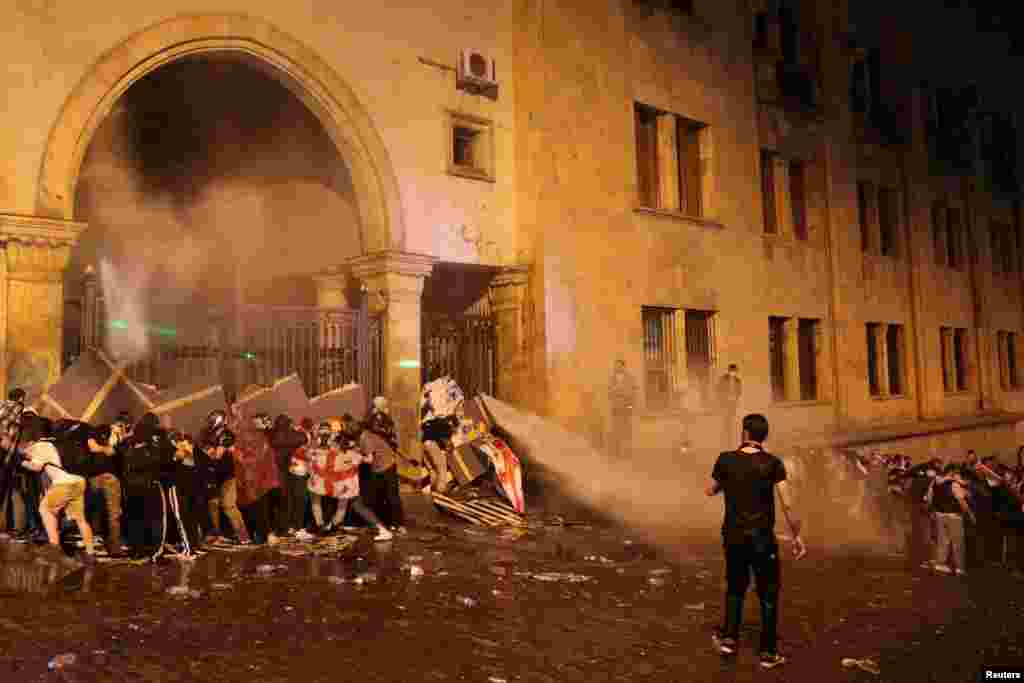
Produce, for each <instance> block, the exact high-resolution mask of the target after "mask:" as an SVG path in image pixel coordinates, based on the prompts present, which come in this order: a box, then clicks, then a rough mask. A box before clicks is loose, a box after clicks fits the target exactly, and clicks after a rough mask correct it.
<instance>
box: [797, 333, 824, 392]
mask: <svg viewBox="0 0 1024 683" xmlns="http://www.w3.org/2000/svg"><path fill="white" fill-rule="evenodd" d="M820 324H821V323H820V321H818V320H807V319H802V320H800V323H799V325H798V333H799V335H800V339H799V344H798V347H799V350H800V400H801V401H816V400H817V399H818V328H819V326H820Z"/></svg>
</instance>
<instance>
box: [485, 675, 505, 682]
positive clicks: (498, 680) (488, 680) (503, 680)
mask: <svg viewBox="0 0 1024 683" xmlns="http://www.w3.org/2000/svg"><path fill="white" fill-rule="evenodd" d="M487 683H508V679H507V678H498V677H497V676H491V677H490V678H488V679H487Z"/></svg>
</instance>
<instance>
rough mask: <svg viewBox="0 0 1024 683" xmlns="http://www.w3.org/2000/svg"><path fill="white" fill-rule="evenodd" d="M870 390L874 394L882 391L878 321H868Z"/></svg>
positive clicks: (876, 394)
mask: <svg viewBox="0 0 1024 683" xmlns="http://www.w3.org/2000/svg"><path fill="white" fill-rule="evenodd" d="M866 328H867V335H868V392H869V393H870V394H871V395H872V396H878V395H880V394H881V393H882V384H881V382H880V381H879V375H878V332H879V326H878V323H868V324H867V326H866Z"/></svg>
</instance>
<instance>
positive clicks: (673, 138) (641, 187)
mask: <svg viewBox="0 0 1024 683" xmlns="http://www.w3.org/2000/svg"><path fill="white" fill-rule="evenodd" d="M633 119H634V127H635V134H636V168H637V203H638V205H639V206H641V207H645V208H649V209H662V210H664V211H677V212H680V213H683V214H685V215H687V216H696V217H705V216H707V215H708V208H709V207H708V206H707V203H708V201H707V199H706V197H705V186H706V185H707V182H706V181H707V177H708V171H709V165H708V160H709V159H710V157H711V145H712V142H711V135H710V130H709V129H708V126H707V125H706V124H703V123H700V122H698V121H691V120H690V119H686V118H683V117H681V116H677V115H675V114H670V113H668V112H663V111H659V110H657V109H654V108H653V107H648V106H647V105H644V104H640V103H635V104H634V108H633ZM673 144H674V145H675V147H676V150H675V154H673V153H672V152H671V151H670V150H671V147H672V145H673ZM676 194H678V197H676V196H675V195H676Z"/></svg>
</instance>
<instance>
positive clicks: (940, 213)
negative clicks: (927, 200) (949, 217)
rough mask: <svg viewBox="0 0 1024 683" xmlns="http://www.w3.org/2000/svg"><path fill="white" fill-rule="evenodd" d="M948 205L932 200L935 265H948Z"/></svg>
mask: <svg viewBox="0 0 1024 683" xmlns="http://www.w3.org/2000/svg"><path fill="white" fill-rule="evenodd" d="M947 228H948V226H947V224H946V205H945V204H943V203H942V202H932V239H933V241H934V243H935V265H938V266H944V265H946V230H947Z"/></svg>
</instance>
